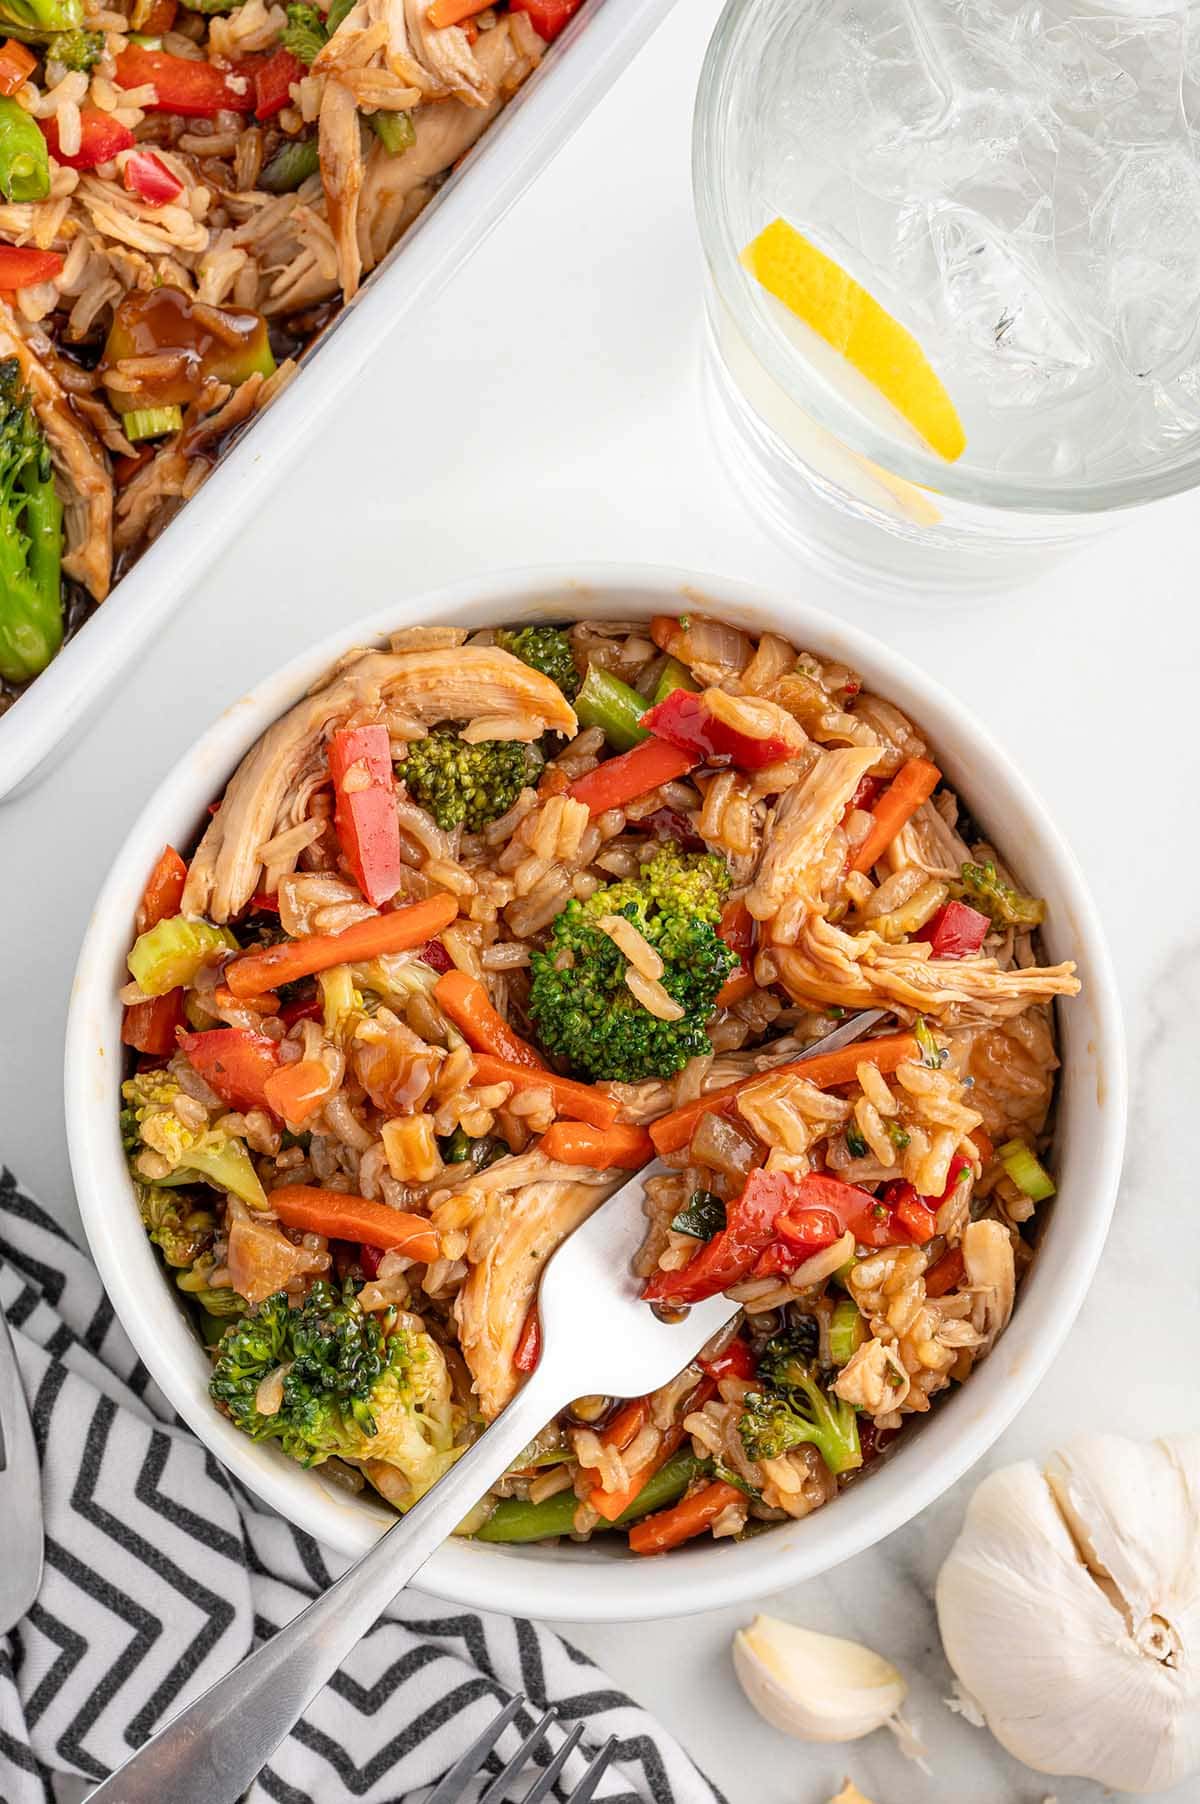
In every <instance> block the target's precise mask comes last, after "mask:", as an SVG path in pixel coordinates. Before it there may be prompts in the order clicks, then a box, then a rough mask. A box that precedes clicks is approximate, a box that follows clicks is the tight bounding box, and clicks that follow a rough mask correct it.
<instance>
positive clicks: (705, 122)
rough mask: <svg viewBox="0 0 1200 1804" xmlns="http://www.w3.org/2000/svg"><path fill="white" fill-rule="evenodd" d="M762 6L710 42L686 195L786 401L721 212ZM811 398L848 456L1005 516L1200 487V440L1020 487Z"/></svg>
mask: <svg viewBox="0 0 1200 1804" xmlns="http://www.w3.org/2000/svg"><path fill="white" fill-rule="evenodd" d="M762 3H763V0H726V5H725V7H724V10H723V11H722V13H721V16H720V18H719V19H718V21H717V25H716V29H715V31H714V32H713V35H712V38H711V40H710V42H709V46H708V50H707V52H706V53H705V57H704V63H703V67H702V68H701V71H700V82H699V86H698V88H697V90H696V104H695V110H694V112H693V116H692V195H693V202H694V205H695V208H696V219H697V224H698V226H699V231H700V242H701V246H702V249H703V251H704V256H705V260H706V262H707V264H708V268H709V273H710V276H711V278H712V282H713V286H714V288H715V289H716V292H717V295H718V297H719V299H720V300H721V302H722V303H723V304H724V305H725V307H726V308H727V309H728V311H729V312H730V314H731V315H732V317H733V319H734V322H735V324H736V325H737V327H738V330H739V331H740V332H741V334H742V336H743V337H744V338H745V339H746V341H747V343H748V344H749V345H750V347H751V349H752V350H753V352H754V354H755V356H756V357H757V358H758V360H759V362H760V363H762V365H763V366H764V368H765V369H766V370H767V371H768V373H769V374H770V375H771V376H772V377H773V378H774V380H775V381H776V382H777V383H778V385H779V387H780V388H781V389H782V390H783V392H784V394H785V395H788V396H789V397H791V396H792V395H793V393H794V381H793V377H794V365H793V364H792V363H791V361H790V360H789V359H788V357H787V356H786V355H785V353H784V349H783V346H782V343H781V341H780V340H779V338H778V337H777V335H776V334H775V333H773V332H771V331H770V330H769V328H768V326H767V323H766V319H765V317H764V314H763V312H762V310H761V309H760V308H759V306H758V305H757V304H756V301H755V298H754V286H753V282H752V279H751V278H750V276H749V275H748V274H747V273H746V271H745V270H744V269H743V268H742V265H741V263H740V261H739V254H740V249H741V247H740V246H738V245H737V244H736V243H735V242H734V240H733V237H732V235H731V232H730V229H729V225H728V221H727V218H726V215H725V211H724V208H723V207H722V206H721V203H720V185H721V174H722V167H723V152H724V149H725V143H726V138H725V134H726V131H727V129H728V119H729V109H728V107H727V105H725V104H724V103H725V101H726V100H727V96H728V88H729V84H730V81H731V80H732V75H733V70H734V67H735V64H736V60H737V55H738V52H739V50H740V48H741V35H740V34H741V30H742V27H743V25H744V24H745V22H746V18H747V15H748V14H749V13H750V12H751V11H752V10H755V9H758V8H760V7H761V5H762ZM813 391H814V392H811V393H809V392H806V393H805V394H804V396H803V401H802V404H803V407H804V409H805V411H806V412H808V413H809V414H811V415H812V417H813V418H814V419H815V420H816V421H817V422H818V423H819V424H820V425H822V426H824V427H825V428H826V429H827V430H828V431H829V432H831V433H833V434H834V436H835V437H836V438H837V439H839V440H840V441H841V442H842V443H843V444H845V445H847V446H848V447H849V448H850V449H851V450H852V451H855V452H857V453H859V455H861V456H863V457H866V458H868V459H869V460H870V461H871V462H872V463H875V464H878V465H880V466H881V467H882V468H883V469H884V470H886V471H888V472H890V473H891V474H893V475H896V476H900V477H903V478H905V479H906V480H907V481H909V482H912V483H915V484H917V485H919V486H920V487H921V488H924V489H928V490H929V491H930V492H931V493H933V494H937V495H945V496H946V497H948V498H950V499H954V500H959V501H964V502H967V503H969V504H974V505H976V506H978V505H980V504H982V505H986V506H993V507H999V508H1006V509H1008V510H1010V511H1011V512H1014V513H1040V514H1055V513H1059V514H1096V513H1106V512H1109V511H1113V510H1116V509H1119V508H1126V507H1134V506H1137V505H1138V504H1139V503H1141V502H1145V501H1159V500H1164V499H1165V498H1166V497H1168V496H1170V495H1179V494H1183V493H1185V492H1186V491H1187V490H1188V489H1191V488H1194V487H1196V485H1197V483H1198V482H1200V436H1198V444H1197V450H1196V451H1195V453H1194V454H1193V455H1192V456H1191V457H1189V458H1187V459H1186V460H1181V461H1177V462H1172V463H1168V464H1166V465H1164V466H1156V467H1154V468H1151V469H1148V470H1143V471H1138V472H1137V473H1135V474H1133V475H1130V476H1123V477H1108V478H1103V479H1100V480H1093V481H1089V482H1081V481H1079V480H1078V479H1077V478H1071V477H1057V478H1055V477H1047V478H1045V479H1042V480H1040V481H1036V482H1035V481H1024V482H1018V481H1015V480H1013V479H1011V478H1009V477H1004V476H999V475H992V474H990V473H989V472H987V471H982V470H977V469H970V468H969V469H960V467H959V466H958V465H956V464H952V463H947V462H945V461H944V460H943V459H942V458H939V457H937V456H935V455H933V454H932V453H930V452H924V451H919V450H916V449H915V448H910V447H907V446H904V445H902V444H899V443H897V442H896V441H895V440H892V439H887V438H885V437H883V436H882V435H881V434H880V433H878V432H876V431H875V430H874V429H873V428H872V426H871V424H870V422H869V421H867V420H865V419H864V418H863V417H862V416H861V415H860V414H859V413H858V412H857V411H856V410H854V409H851V408H849V407H847V408H846V409H844V410H842V409H839V407H838V406H837V404H836V401H834V400H833V398H832V397H831V396H829V395H828V394H826V393H824V392H822V391H820V390H819V389H817V387H816V385H815V384H814V385H813Z"/></svg>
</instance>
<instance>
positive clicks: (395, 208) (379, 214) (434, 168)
mask: <svg viewBox="0 0 1200 1804" xmlns="http://www.w3.org/2000/svg"><path fill="white" fill-rule="evenodd" d="M395 4H397V5H399V4H400V0H395ZM459 35H460V36H461V35H462V34H461V33H460V34H459ZM474 60H475V61H476V63H478V65H479V67H480V69H481V70H482V71H483V72H484V74H485V76H486V77H487V79H488V82H489V83H490V85H491V88H492V98H491V99H490V100H489V101H488V102H487V104H486V105H484V104H481V103H473V104H468V103H467V102H466V101H465V100H445V101H441V102H439V104H438V105H437V106H423V107H418V108H417V110H416V112H415V113H414V114H413V129H414V131H415V132H416V143H415V144H413V145H411V146H410V147H409V149H408V150H406V151H404V152H403V154H402V155H401V156H398V157H393V156H389V155H388V153H387V151H386V150H385V149H384V147H383V145H382V144H376V145H374V146H373V147H372V149H371V151H370V153H369V155H368V157H367V167H366V176H365V179H364V181H363V187H362V194H361V196H360V197H359V207H358V248H359V252H360V254H361V257H362V266H363V268H364V269H367V270H370V269H374V268H375V265H376V264H377V263H378V262H379V261H380V259H381V258H382V257H383V256H384V255H385V254H386V253H387V251H388V250H389V249H390V247H391V246H392V245H393V244H394V243H395V241H396V236H397V233H398V231H399V230H400V228H401V225H402V223H403V221H404V219H405V217H406V214H407V212H408V210H409V209H410V208H411V207H413V206H414V204H419V203H420V202H421V200H422V198H423V197H424V198H427V197H428V195H429V193H430V192H431V190H430V189H429V186H428V184H429V183H430V182H431V181H432V180H433V178H434V177H435V176H438V175H440V174H441V173H442V171H443V170H444V169H449V168H450V167H451V166H452V165H453V164H454V163H457V161H458V159H459V158H460V157H461V156H464V155H465V154H466V152H467V151H468V150H469V149H470V148H471V146H472V144H474V143H475V141H476V139H477V138H479V137H480V136H482V134H483V132H484V131H485V130H486V128H487V126H488V125H489V124H490V123H491V121H492V119H494V118H495V116H496V114H497V113H498V112H499V110H500V106H501V91H502V88H503V86H504V84H505V83H506V81H507V79H508V78H509V77H510V75H512V74H514V73H515V72H516V71H517V69H518V68H519V66H520V64H521V61H522V53H521V52H519V51H518V50H517V48H516V46H515V45H514V42H513V38H512V33H511V31H510V27H509V20H508V19H505V20H503V21H502V22H501V23H500V24H499V25H496V26H494V27H493V28H492V30H491V31H485V32H481V33H480V36H479V41H478V43H477V44H476V45H475V52H474Z"/></svg>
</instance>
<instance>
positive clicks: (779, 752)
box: [640, 689, 796, 770]
mask: <svg viewBox="0 0 1200 1804" xmlns="http://www.w3.org/2000/svg"><path fill="white" fill-rule="evenodd" d="M640 724H641V725H642V726H643V727H644V728H645V729H646V731H647V732H648V733H653V734H654V736H655V738H656V739H665V740H666V742H667V744H668V745H674V746H678V748H679V750H680V751H681V752H691V753H692V754H693V755H694V757H695V761H696V763H697V764H699V763H701V762H702V761H704V762H708V763H710V764H736V765H737V766H738V768H739V770H763V769H764V768H765V767H766V766H767V765H768V764H780V763H782V761H783V760H784V759H785V758H794V757H795V755H796V747H795V745H793V744H792V743H791V742H790V741H789V740H787V739H782V738H780V737H779V735H778V734H775V735H772V736H771V737H769V738H766V739H755V738H753V737H752V736H751V735H750V734H749V733H742V732H739V730H738V729H737V728H736V727H733V726H730V725H729V723H728V721H724V720H719V719H718V718H717V716H716V715H715V714H714V713H713V712H712V710H711V708H710V707H709V706H708V703H707V702H706V701H705V699H704V697H703V696H702V695H693V694H692V692H691V691H690V690H688V689H675V690H673V691H672V692H671V694H670V695H668V696H667V698H666V700H665V701H661V702H659V703H658V705H657V707H654V708H648V709H647V711H646V713H645V714H643V715H642V718H641V722H640Z"/></svg>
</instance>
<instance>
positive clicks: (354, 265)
mask: <svg viewBox="0 0 1200 1804" xmlns="http://www.w3.org/2000/svg"><path fill="white" fill-rule="evenodd" d="M338 36H340V33H339V34H338ZM336 41H337V39H336V37H335V38H334V39H333V42H335V43H336ZM319 143H320V158H321V182H322V184H323V186H324V189H325V210H326V214H327V216H328V219H329V224H330V228H331V230H332V232H333V241H334V244H335V246H336V248H337V259H338V281H339V282H340V284H341V288H342V293H343V294H344V295H345V297H346V299H347V300H348V301H349V300H353V298H354V296H355V295H356V294H357V293H358V284H359V280H360V278H361V276H362V258H361V257H360V256H359V251H358V202H359V195H360V193H361V192H362V185H363V171H364V167H365V165H364V161H363V151H362V129H361V127H360V125H359V118H358V105H357V102H356V101H355V98H354V95H353V94H352V93H351V91H350V89H349V88H348V87H347V86H345V84H344V83H342V82H340V81H338V80H336V79H335V78H333V77H331V78H330V79H329V80H328V81H327V82H326V83H325V92H324V94H323V95H322V96H321V115H320V128H319Z"/></svg>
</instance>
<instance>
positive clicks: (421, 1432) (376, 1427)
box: [209, 1278, 460, 1503]
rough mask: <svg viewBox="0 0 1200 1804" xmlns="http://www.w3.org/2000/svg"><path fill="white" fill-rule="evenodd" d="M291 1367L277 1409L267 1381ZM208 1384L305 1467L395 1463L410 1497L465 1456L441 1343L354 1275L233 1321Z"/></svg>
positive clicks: (245, 1425) (282, 1297)
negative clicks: (377, 1299) (369, 1305)
mask: <svg viewBox="0 0 1200 1804" xmlns="http://www.w3.org/2000/svg"><path fill="white" fill-rule="evenodd" d="M281 1366H285V1367H286V1368H287V1370H286V1372H285V1373H284V1374H283V1376H282V1379H281V1382H280V1385H279V1391H278V1395H279V1407H278V1408H277V1409H276V1410H274V1411H272V1412H270V1413H266V1412H264V1411H263V1410H261V1409H260V1407H259V1404H260V1401H261V1400H262V1399H261V1397H260V1387H261V1385H262V1382H263V1380H264V1379H265V1378H268V1377H270V1376H271V1375H272V1374H273V1373H276V1372H277V1371H278V1369H279V1368H280V1367H281ZM209 1390H210V1392H211V1394H212V1396H213V1398H214V1399H215V1400H216V1402H218V1403H220V1404H222V1405H223V1406H224V1408H225V1409H226V1410H227V1411H228V1412H229V1415H230V1416H231V1417H232V1419H233V1421H234V1423H235V1424H236V1426H237V1427H238V1428H240V1429H241V1431H242V1433H243V1434H247V1435H249V1436H250V1438H251V1439H252V1440H256V1441H265V1440H277V1441H278V1442H279V1443H280V1445H281V1447H282V1448H283V1451H284V1452H285V1453H286V1454H288V1455H289V1457H290V1458H292V1459H295V1460H299V1461H300V1463H301V1464H302V1465H305V1466H319V1465H321V1464H322V1463H323V1462H324V1461H325V1460H327V1459H332V1458H333V1457H334V1456H335V1455H336V1456H337V1457H338V1458H340V1459H345V1460H352V1461H357V1462H361V1461H364V1460H382V1461H383V1462H384V1463H385V1464H387V1465H391V1466H395V1467H396V1468H397V1469H398V1470H399V1471H400V1472H402V1473H403V1475H404V1477H405V1478H406V1480H407V1481H408V1485H409V1490H410V1496H409V1497H408V1498H407V1499H406V1500H405V1501H406V1503H407V1502H410V1501H411V1502H415V1501H416V1499H417V1498H418V1497H420V1496H421V1495H423V1493H424V1492H425V1491H427V1490H428V1489H429V1487H430V1485H432V1484H434V1483H435V1482H436V1480H437V1479H438V1478H440V1477H441V1475H442V1473H443V1472H444V1471H445V1470H446V1468H447V1467H448V1466H449V1465H450V1464H451V1463H452V1461H453V1459H454V1457H455V1451H456V1450H455V1447H454V1440H455V1434H456V1430H457V1428H458V1427H459V1425H460V1418H459V1415H458V1414H457V1412H456V1411H455V1409H454V1406H453V1404H452V1402H451V1398H450V1379H449V1374H448V1371H447V1368H446V1362H445V1359H444V1357H443V1355H442V1352H441V1349H440V1348H439V1347H438V1345H437V1343H436V1342H435V1341H433V1340H432V1339H431V1338H430V1337H429V1335H427V1334H425V1333H424V1332H422V1331H419V1330H418V1331H413V1330H409V1329H399V1328H397V1327H396V1325H395V1311H394V1310H385V1311H381V1312H377V1313H376V1312H370V1311H367V1310H364V1309H363V1307H362V1305H361V1303H360V1302H359V1301H358V1296H357V1294H356V1286H355V1284H354V1281H353V1279H349V1278H348V1279H347V1280H346V1282H345V1283H344V1284H343V1285H342V1286H341V1288H340V1289H339V1288H337V1287H336V1286H334V1285H331V1284H327V1283H326V1282H325V1281H324V1280H323V1279H319V1280H318V1281H317V1282H316V1283H315V1284H314V1285H313V1287H312V1289H311V1291H310V1292H309V1294H308V1297H307V1299H306V1300H305V1302H304V1303H302V1304H301V1305H300V1306H299V1307H292V1306H291V1305H290V1304H289V1301H288V1298H287V1295H286V1294H285V1293H284V1292H283V1291H280V1292H278V1293H277V1295H275V1296H273V1297H268V1298H267V1300H266V1302H264V1303H261V1304H260V1305H259V1307H258V1308H257V1309H255V1310H253V1311H252V1312H251V1313H250V1314H248V1315H246V1316H243V1318H242V1319H241V1320H240V1321H238V1322H236V1323H234V1325H233V1326H232V1327H230V1328H227V1329H226V1331H225V1333H224V1334H223V1336H222V1337H221V1342H220V1346H219V1348H218V1352H217V1360H216V1364H215V1366H214V1367H213V1374H212V1379H211V1381H210V1384H209ZM390 1494H391V1493H390V1492H389V1495H390Z"/></svg>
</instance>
